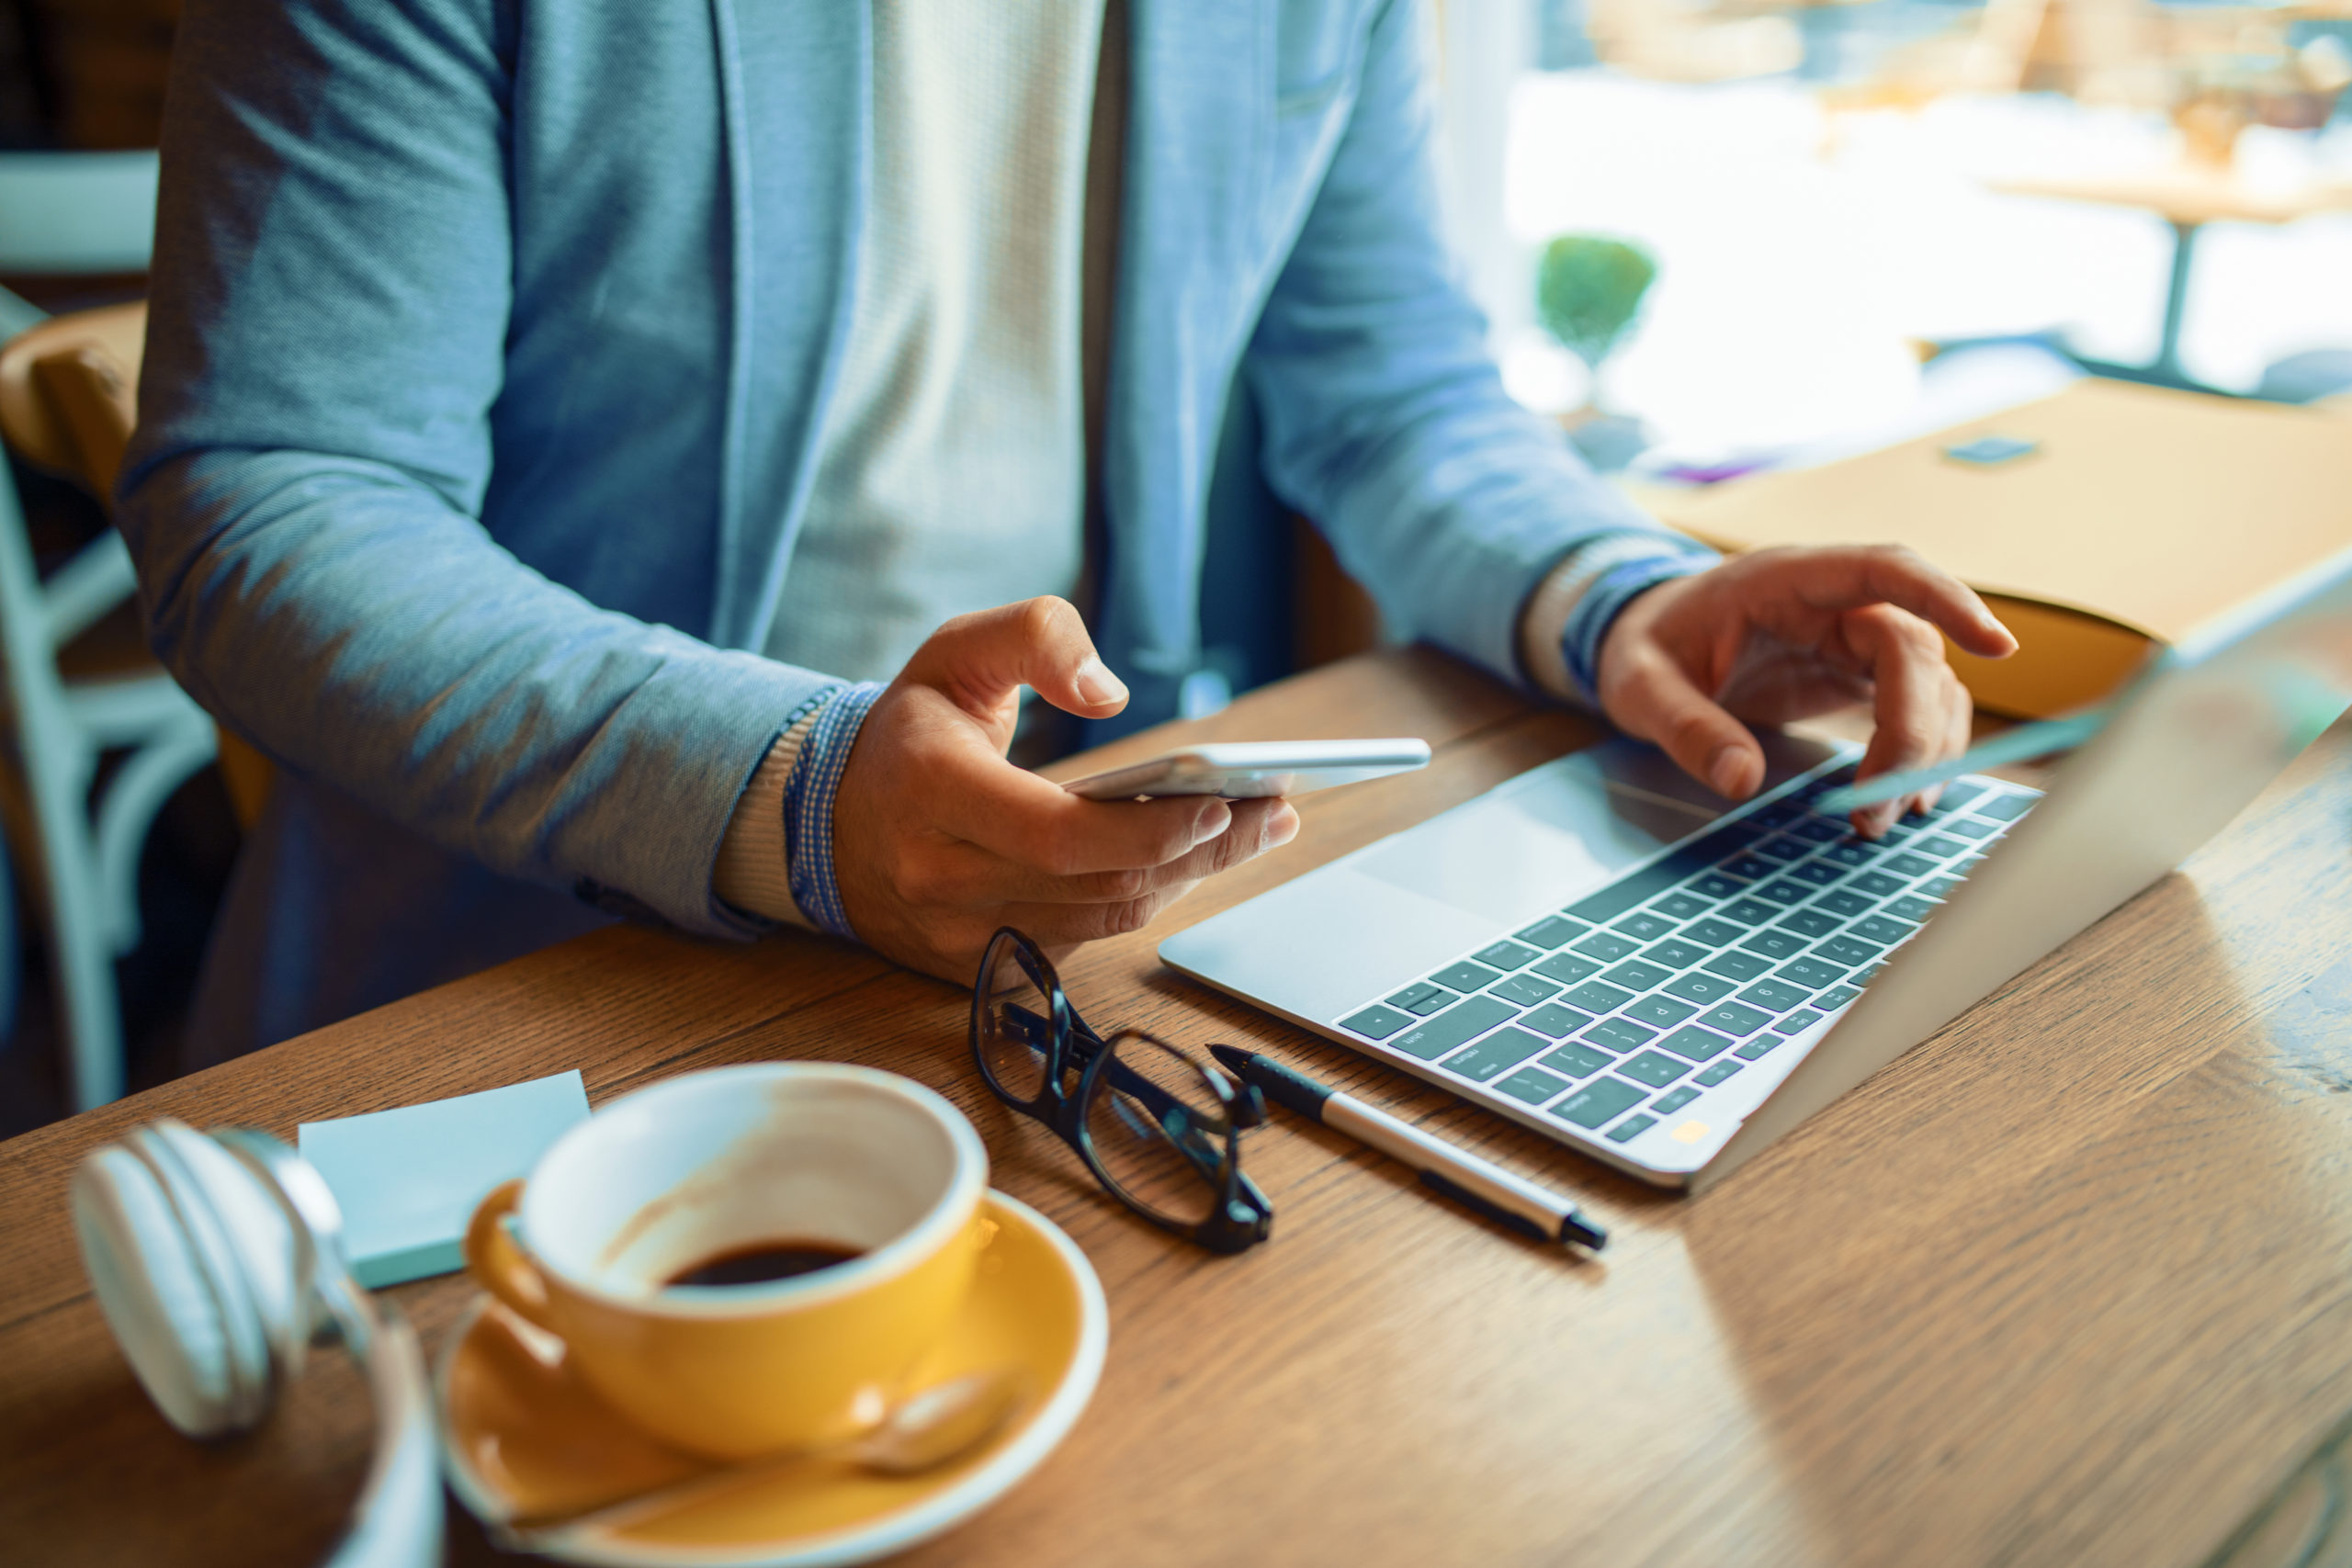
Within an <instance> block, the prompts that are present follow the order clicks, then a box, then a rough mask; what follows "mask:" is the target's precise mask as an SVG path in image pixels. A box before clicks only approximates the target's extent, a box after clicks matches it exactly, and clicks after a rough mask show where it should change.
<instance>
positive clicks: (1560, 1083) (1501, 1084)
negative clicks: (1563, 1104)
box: [1487, 1067, 1568, 1105]
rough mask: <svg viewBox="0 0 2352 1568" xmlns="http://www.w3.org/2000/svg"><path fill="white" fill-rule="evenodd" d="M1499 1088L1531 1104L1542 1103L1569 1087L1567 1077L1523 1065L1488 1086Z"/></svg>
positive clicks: (1514, 1097)
mask: <svg viewBox="0 0 2352 1568" xmlns="http://www.w3.org/2000/svg"><path fill="white" fill-rule="evenodd" d="M1567 1087H1568V1080H1567V1079H1566V1078H1555V1077H1553V1076H1552V1075H1551V1074H1549V1073H1547V1072H1545V1071H1544V1070H1543V1069H1542V1068H1541V1067H1521V1068H1520V1069H1519V1071H1517V1072H1515V1073H1513V1074H1511V1075H1510V1077H1504V1078H1497V1079H1496V1080H1495V1081H1494V1082H1493V1083H1491V1084H1489V1085H1487V1088H1489V1089H1500V1090H1502V1091H1503V1093H1505V1094H1507V1095H1509V1096H1510V1097H1511V1098H1512V1099H1513V1100H1525V1101H1527V1103H1528V1104H1530V1105H1541V1104H1543V1103H1544V1101H1545V1100H1549V1099H1551V1098H1552V1097H1553V1096H1554V1095H1555V1094H1557V1093H1559V1092H1560V1091H1561V1090H1562V1089H1566V1088H1567Z"/></svg>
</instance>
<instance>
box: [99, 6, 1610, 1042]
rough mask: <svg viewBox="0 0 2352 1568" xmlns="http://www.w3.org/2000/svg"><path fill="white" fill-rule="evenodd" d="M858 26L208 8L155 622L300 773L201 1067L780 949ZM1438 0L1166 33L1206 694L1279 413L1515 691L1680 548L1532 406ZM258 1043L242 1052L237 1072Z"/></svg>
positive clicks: (809, 17)
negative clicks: (1583, 612) (444, 1013)
mask: <svg viewBox="0 0 2352 1568" xmlns="http://www.w3.org/2000/svg"><path fill="white" fill-rule="evenodd" d="M867 23H868V12H867V7H866V6H865V5H863V4H861V3H858V0H189V4H188V6H187V14H186V18H185V21H184V23H183V25H182V30H181V33H180V38H179V43H178V46H177V51H176V58H175V64H174V75H173V79H172V83H171V88H170V96H169V109H168V113H167V123H166V128H165V133H164V188H163V199H162V207H161V213H160V219H159V223H158V229H157V244H156V264H155V288H154V296H153V314H152V317H151V322H150V327H149V336H148V349H147V359H146V371H145V375H144V377H143V379H142V382H141V403H140V427H139V433H138V437H137V440H136V443H135V445H134V447H133V451H132V455H131V459H130V462H129V464H128V465H127V467H126V470H125V475H124V479H123V481H122V489H121V496H120V499H121V502H122V515H123V519H124V532H125V534H126V535H127V536H128V537H129V539H130V545H131V548H132V551H133V554H134V556H135V558H137V561H138V563H139V569H140V576H141V586H142V592H143V597H144V602H145V607H146V612H147V615H148V618H149V623H150V626H151V629H152V635H153V639H154V642H155V646H156V648H157V649H158V651H159V653H160V654H161V655H162V657H163V658H164V660H166V661H167V662H168V664H169V665H170V667H171V669H172V670H173V671H174V672H175V674H176V675H177V676H178V677H179V679H180V680H181V681H182V682H183V683H185V684H186V685H187V689H188V690H189V691H190V692H191V693H192V694H194V695H195V696H196V697H197V699H198V701H199V702H201V703H203V704H204V705H206V706H207V707H209V709H211V710H212V711H213V712H214V713H215V714H217V715H218V716H220V718H221V719H222V720H223V721H224V722H225V723H226V724H228V725H229V726H230V727H231V728H233V729H235V730H237V731H238V732H239V733H241V734H243V735H244V736H246V737H247V738H249V739H252V740H253V741H254V742H255V743H256V744H257V745H259V746H260V747H261V748H262V749H263V750H266V751H267V752H268V753H269V754H270V755H272V756H273V757H275V758H276V759H277V760H278V761H279V762H280V763H281V764H282V768H283V770H284V772H283V782H282V784H281V786H280V788H279V789H278V790H277V793H276V797H275V798H274V800H273V802H272V805H271V807H270V810H269V812H268V814H267V816H266V818H265V820H264V822H263V823H262V824H261V826H260V828H259V829H257V832H256V837H255V840H254V841H253V842H251V843H249V845H248V850H247V853H246V855H245V857H244V862H243V864H242V865H241V868H240V871H239V874H238V880H237V885H236V886H235V888H234V889H233V891H232V897H231V900H230V907H229V908H228V909H227V910H226V911H225V912H224V916H223V920H224V927H223V930H222V931H221V933H220V936H219V938H218V939H217V951H216V953H215V961H214V964H213V969H214V971H215V973H214V974H213V975H212V976H211V977H210V979H209V982H208V985H209V990H208V993H207V999H206V1001H205V1002H204V1004H203V1005H202V1007H201V1008H200V1016H199V1028H200V1029H209V1030H211V1031H212V1032H215V1033H217V1034H220V1035H222V1038H220V1040H218V1041H217V1042H215V1043H214V1045H213V1047H212V1049H213V1050H214V1051H216V1052H217V1051H220V1050H228V1049H239V1048H244V1047H247V1046H250V1045H252V1044H257V1043H266V1041H267V1040H269V1039H273V1038H277V1037H279V1036H281V1035H283V1034H286V1033H289V1032H295V1031H297V1030H299V1029H301V1028H307V1027H311V1026H312V1025H314V1024H317V1023H321V1022H324V1021H329V1020H331V1019H332V1018H334V1017H336V1016H340V1015H342V1014H343V1013H345V1012H349V1011H354V1010H357V1009H358V1008H361V1007H365V1006H368V1005H372V1004H374V1003H375V1002H379V1001H382V1000H387V999H390V998H392V997H395V996H399V995H401V994H404V993H405V992H406V991H408V990H411V989H414V988H416V987H420V986H423V985H425V984H430V983H433V982H434V981H436V980H439V979H442V978H446V977H449V976H454V975H457V974H462V973H464V972H466V971H467V970H469V969H471V968H474V967H478V966H480V965H481V964H486V963H490V962H494V961H496V960H498V959H501V958H503V957H505V956H508V955H509V954H511V953H515V952H519V951H525V950H527V949H528V948H529V947H531V946H533V945H537V943H538V942H544V941H547V940H551V939H552V938H555V937H559V936H561V935H564V934H567V933H568V932H570V931H575V930H579V929H582V928H583V927H584V926H585V925H586V924H589V923H593V922H594V920H596V919H601V918H602V917H601V916H599V915H597V914H596V913H595V912H594V910H592V909H590V908H587V907H586V906H585V905H582V904H581V903H580V902H578V901H577V900H576V899H574V898H572V897H571V896H570V895H571V893H573V892H574V891H577V890H582V889H588V890H592V891H594V890H605V892H606V893H607V894H609V895H615V896H622V897H626V899H627V900H629V901H633V902H634V903H636V904H638V905H641V906H643V907H645V908H650V909H651V910H653V911H656V912H658V913H659V914H660V915H662V916H663V917H665V918H666V919H669V920H671V921H673V922H674V923H675V924H677V925H678V926H681V927H683V928H685V929H687V930H690V931H701V932H707V933H712V934H736V935H741V934H745V932H746V931H747V930H748V927H747V926H746V923H745V922H744V921H743V920H742V919H741V918H739V917H737V916H735V915H734V914H733V913H732V912H731V911H729V909H727V908H725V907H724V906H722V905H720V904H718V902H717V900H716V899H715V898H714V897H713V896H712V893H711V887H710V874H711V866H712V863H713V860H714V858H715V855H716V853H717V850H718V843H719V840H720V837H721V835H722V834H723V832H724V830H725V829H726V826H727V821H728V818H729V812H730V811H731V809H732V807H733V806H734V804H735V801H736V798H737V796H738V795H739V794H740V792H741V789H742V787H743V785H744V784H745V782H746V781H747V779H748V778H749V776H750V774H751V773H752V770H753V768H754V767H755V766H756V764H757V763H758V761H759V760H760V758H761V756H762V754H763V752H764V751H765V750H766V748H767V746H768V744H769V742H770V740H771V739H772V738H773V737H774V736H775V733H776V732H777V729H778V727H779V725H780V723H781V722H782V720H783V718H784V717H785V716H786V715H787V714H789V713H790V712H791V711H792V709H793V708H794V707H795V706H797V705H798V704H799V703H800V702H801V701H802V700H803V698H804V697H805V696H807V695H808V694H809V693H810V692H811V691H812V690H814V689H815V688H816V687H817V686H818V685H820V683H821V682H823V681H824V679H825V677H824V676H823V675H822V673H821V672H818V671H805V670H798V669H794V668H791V667H788V666H786V665H782V664H778V663H775V662H773V661H771V660H766V659H764V658H762V657H761V656H759V655H758V654H757V653H756V652H754V651H752V650H754V649H758V648H760V647H761V646H763V641H764V638H765V637H766V633H767V631H768V625H769V621H770V618H771V617H772V616H773V615H775V607H776V604H777V600H778V596H779V595H778V589H779V585H780V584H781V582H782V580H783V577H784V573H785V571H786V567H787V565H788V563H789V560H790V558H791V554H792V543H793V537H794V535H795V532H796V530H797V527H798V526H799V524H800V521H801V517H802V512H803V507H804V504H805V501H806V497H807V495H808V491H809V479H810V476H811V472H812V469H813V468H814V463H813V461H812V457H813V453H814V448H815V444H816V441H817V438H818V433H819V431H820V427H821V426H822V424H823V422H824V412H825V407H826V403H827V399H828V397H829V395H830V392H831V388H832V385H833V378H834V376H835V373H836V370H837V367H838V366H839V364H840V360H841V355H842V344H843V338H844V336H845V333H846V328H847V325H848V322H849V320H850V316H851V311H850V309H849V299H848V291H849V290H850V288H852V287H853V284H854V279H855V276H856V272H857V266H856V245H857V243H858V236H859V234H860V231H861V222H860V214H861V211H862V208H863V204H864V202H865V195H866V188H867V179H868V173H869V171H868V154H867V148H868V134H867V133H868V117H869V115H870V112H871V106H870V102H869V98H868V94H867V90H866V89H867V83H868V81H869V73H868V71H867V60H868V54H869V48H870V40H869V37H868V28H867ZM1429 34H1430V20H1429V17H1428V16H1427V14H1426V11H1425V9H1424V7H1423V6H1421V5H1419V4H1416V3H1413V0H1280V3H1275V0H1132V7H1131V44H1132V49H1133V57H1132V62H1131V81H1132V97H1131V102H1130V106H1129V124H1128V140H1127V146H1126V154H1125V164H1126V169H1125V197H1124V201H1125V206H1124V209H1123V212H1122V214H1121V220H1120V234H1119V276H1118V281H1117V293H1116V297H1115V303H1114V327H1113V333H1114V335H1113V344H1112V355H1111V387H1110V390H1109V395H1108V397H1109V400H1108V408H1107V414H1106V425H1107V430H1106V435H1105V450H1104V454H1103V469H1104V484H1105V487H1106V497H1105V501H1106V508H1107V515H1108V519H1109V522H1108V527H1109V540H1108V548H1107V554H1108V559H1107V561H1106V562H1104V563H1103V582H1102V593H1101V601H1100V604H1099V607H1098V610H1097V614H1096V632H1097V636H1098V638H1099V640H1100V642H1101V645H1102V647H1103V653H1104V656H1105V657H1106V658H1107V659H1108V660H1109V661H1110V662H1111V664H1112V665H1113V666H1114V668H1116V669H1118V670H1119V671H1121V672H1122V673H1125V674H1127V675H1128V676H1129V677H1130V679H1131V680H1136V681H1137V682H1139V687H1140V686H1141V685H1152V684H1155V683H1157V684H1160V685H1163V686H1164V685H1166V684H1168V683H1171V682H1173V681H1175V680H1177V679H1181V677H1182V675H1183V674H1184V673H1185V672H1186V671H1190V670H1192V669H1193V668H1194V667H1195V666H1196V664H1197V662H1198V660H1199V634H1198V629H1197V628H1198V620H1199V617H1198V614H1197V610H1198V604H1199V599H1200V595H1201V592H1202V582H1201V561H1202V554H1203V540H1204V508H1205V496H1206V491H1207V489H1208V481H1209V476H1210V471H1211V467H1212V465H1213V463H1214V461H1215V459H1216V450H1215V448H1216V438H1217V435H1218V433H1219V431H1220V429H1221V428H1222V426H1223V423H1224V416H1225V410H1226V403H1227V399H1228V397H1229V396H1230V394H1231V389H1232V388H1233V387H1234V385H1235V382H1236V380H1237V378H1247V381H1248V384H1249V385H1250V389H1251V390H1252V392H1253V393H1254V395H1255V398H1256V400H1257V401H1258V402H1259V404H1260V406H1261V410H1262V412H1263V417H1264V423H1265V442H1264V447H1263V451H1262V453H1261V467H1262V468H1263V471H1264V474H1265V477H1266V479H1268V481H1269V483H1270V484H1271V485H1272V488H1273V490H1274V491H1275V492H1276V493H1277V494H1278V495H1279V496H1281V497H1282V498H1283V500H1285V501H1287V502H1289V503H1290V504H1292V505H1294V506H1295V507H1296V508H1297V509H1298V510H1300V511H1301V512H1303V513H1306V515H1308V516H1311V517H1314V518H1316V519H1317V521H1318V523H1319V524H1320V525H1321V526H1322V527H1323V528H1324V530H1325V531H1326V532H1327V533H1328V534H1329V536H1330V539H1331V541H1332V543H1333V545H1334V547H1336V549H1337V551H1338V553H1339V556H1340V560H1341V561H1342V562H1343V564H1344V565H1345V566H1346V567H1347V569H1348V570H1350V571H1351V573H1352V574H1354V575H1355V576H1356V577H1357V578H1358V579H1359V580H1360V581H1363V582H1364V583H1365V584H1366V585H1367V586H1368V587H1369V588H1370V589H1371V591H1372V592H1373V593H1374V596H1375V597H1376V598H1377V599H1378V601H1379V602H1380V604H1381V608H1382V610H1383V612H1384V614H1385V615H1386V616H1387V617H1388V620H1389V624H1390V625H1391V626H1396V627H1397V628H1400V629H1402V630H1403V631H1405V632H1406V633H1408V635H1411V636H1415V637H1423V638H1427V639H1429V640H1430V641H1432V642H1435V643H1437V644H1439V645H1441V646H1442V647H1445V648H1448V649H1453V650H1454V651H1455V652H1457V653H1460V654H1462V655H1464V656H1465V657H1467V658H1470V659H1472V660H1476V661H1478V662H1480V663H1482V664H1484V665H1486V666H1487V667H1489V668H1491V669H1493V670H1495V671H1500V672H1503V673H1505V674H1511V673H1513V672H1515V670H1516V660H1515V656H1514V652H1513V649H1512V645H1511V637H1512V628H1513V626H1514V623H1515V619H1516V616H1517V614H1518V611H1519V608H1520V605H1521V601H1522V600H1523V599H1524V597H1525V596H1526V594H1527V593H1528V592H1529V591H1530V589H1531V587H1532V585H1533V583H1534V582H1535V581H1537V579H1538V578H1539V577H1540V576H1541V575H1542V573H1543V572H1544V570H1547V569H1548V568H1549V567H1550V566H1551V565H1553V564H1554V563H1555V561H1556V560H1558V559H1559V558H1560V557H1561V556H1562V555H1563V554H1564V553H1565V552H1566V550H1567V549H1569V548H1570V547H1572V546H1574V545H1575V544H1577V543H1578V542H1580V541H1583V540H1585V539H1589V538H1590V537H1593V536H1596V535H1598V534H1600V533H1602V532H1607V531H1614V530H1618V529H1623V528H1629V527H1645V526H1648V525H1647V524H1646V523H1645V520H1644V519H1643V518H1642V517H1640V516H1639V514H1638V513H1634V511H1633V510H1632V509H1631V508H1630V507H1628V506H1627V505H1626V504H1625V503H1624V502H1622V501H1620V500H1619V499H1617V498H1616V496H1615V495H1614V493H1613V492H1612V491H1608V490H1606V489H1605V488H1603V487H1601V486H1600V485H1599V484H1598V483H1597V482H1596V481H1595V480H1593V479H1591V478H1590V477H1589V475H1588V474H1586V473H1585V472H1584V471H1583V470H1582V469H1581V468H1578V467H1577V465H1576V463H1575V462H1574V460H1573V459H1572V458H1571V457H1568V456H1567V455H1566V451H1565V449H1564V447H1563V445H1562V443H1561V442H1560V440H1559V439H1558V437H1557V435H1556V433H1555V432H1553V431H1550V430H1547V429H1546V428H1544V425H1543V424H1542V423H1540V422H1538V421H1536V420H1534V419H1532V418H1531V417H1530V416H1529V415H1527V414H1526V413H1525V412H1522V411H1521V410H1520V409H1519V408H1518V407H1517V406H1516V405H1514V404H1513V403H1512V402H1511V401H1510V399H1509V398H1508V397H1507V396H1506V395H1505V394H1504V392H1503V390H1502V389H1501V386H1500V384H1499V382H1498V378H1497V376H1496V372H1495V369H1494V367H1493V366H1492V364H1491V363H1490V361H1489V359H1488V357H1487V354H1486V351H1485V347H1484V341H1483V340H1484V322H1483V321H1482V320H1481V319H1480V317H1479V315H1478V312H1477V311H1476V309H1475V308H1474V307H1473V306H1472V305H1471V304H1470V303H1469V301H1468V300H1467V299H1466V298H1465V297H1464V294H1463V292H1462V289H1461V287H1460V282H1459V278H1458V276H1457V274H1456V271H1455V269H1454V267H1453V265H1452V264H1451V262H1450V261H1449V258H1448V257H1447V255H1446V254H1445V251H1444V248H1443V244H1442V239H1441V236H1440V232H1439V217H1438V209H1437V203H1438V196H1437V188H1436V183H1435V177H1434V165H1433V163H1432V160H1431V156H1430V153H1431V140H1432V129H1433V128H1432V123H1431V101H1430V97H1431V94H1430V69H1429V64H1430V38H1429ZM232 1036H233V1038H232Z"/></svg>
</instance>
